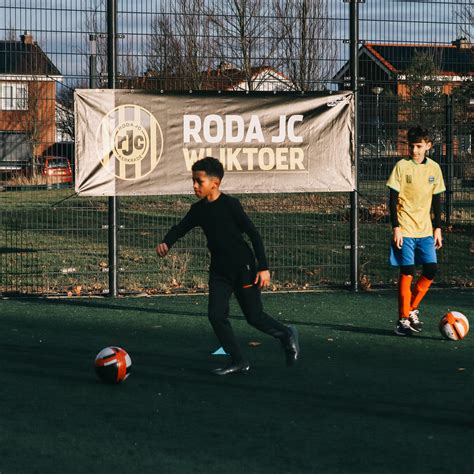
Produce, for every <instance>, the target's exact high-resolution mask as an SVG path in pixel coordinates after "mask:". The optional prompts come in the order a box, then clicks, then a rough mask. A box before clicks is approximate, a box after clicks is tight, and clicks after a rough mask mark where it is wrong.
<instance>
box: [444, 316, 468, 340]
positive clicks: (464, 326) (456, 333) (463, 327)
mask: <svg viewBox="0 0 474 474" xmlns="http://www.w3.org/2000/svg"><path fill="white" fill-rule="evenodd" d="M439 330H440V332H441V334H442V335H443V336H444V337H445V338H446V339H451V341H459V340H461V339H464V338H465V337H466V336H467V333H468V332H469V321H468V319H467V318H466V316H464V314H462V313H460V312H459V311H450V312H449V313H446V314H445V315H444V316H443V317H442V318H441V321H440V322H439Z"/></svg>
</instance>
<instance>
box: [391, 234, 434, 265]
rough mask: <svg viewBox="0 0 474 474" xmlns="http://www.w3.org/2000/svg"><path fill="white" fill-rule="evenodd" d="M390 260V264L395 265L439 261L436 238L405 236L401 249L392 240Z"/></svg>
mask: <svg viewBox="0 0 474 474" xmlns="http://www.w3.org/2000/svg"><path fill="white" fill-rule="evenodd" d="M389 260H390V265H392V266H393V267H401V266H406V265H422V264H423V263H437V262H438V260H437V258H436V249H435V242H434V238H433V237H432V236H430V237H421V238H413V237H403V245H402V248H401V249H397V247H395V244H394V243H393V242H392V245H391V246H390V259H389Z"/></svg>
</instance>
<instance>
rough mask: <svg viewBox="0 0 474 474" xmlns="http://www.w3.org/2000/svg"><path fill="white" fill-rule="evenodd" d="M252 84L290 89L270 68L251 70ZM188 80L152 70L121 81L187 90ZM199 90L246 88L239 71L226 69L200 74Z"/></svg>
mask: <svg viewBox="0 0 474 474" xmlns="http://www.w3.org/2000/svg"><path fill="white" fill-rule="evenodd" d="M251 77H252V82H254V83H255V84H254V85H255V86H256V89H257V90H261V89H264V85H265V84H266V85H268V84H271V85H272V86H273V85H275V84H276V83H278V84H282V85H283V86H284V87H285V89H288V90H290V89H292V85H291V83H290V81H289V79H288V78H287V77H286V76H285V75H284V74H282V73H281V72H279V71H277V70H276V69H274V68H272V67H270V66H261V67H253V68H251ZM189 79H190V78H186V77H183V76H178V77H175V76H172V75H170V76H160V74H159V73H157V72H156V71H154V70H148V71H146V72H145V74H144V76H142V77H140V78H128V79H125V80H123V81H122V82H123V87H126V88H140V89H165V90H187V89H189V85H188V84H189ZM201 80H202V82H201V90H204V91H206V90H207V91H212V90H222V91H232V90H245V89H246V87H247V79H246V75H245V73H244V72H243V71H241V70H240V69H237V68H234V67H226V68H225V69H224V68H221V67H218V68H217V69H209V70H208V71H203V72H202V74H201Z"/></svg>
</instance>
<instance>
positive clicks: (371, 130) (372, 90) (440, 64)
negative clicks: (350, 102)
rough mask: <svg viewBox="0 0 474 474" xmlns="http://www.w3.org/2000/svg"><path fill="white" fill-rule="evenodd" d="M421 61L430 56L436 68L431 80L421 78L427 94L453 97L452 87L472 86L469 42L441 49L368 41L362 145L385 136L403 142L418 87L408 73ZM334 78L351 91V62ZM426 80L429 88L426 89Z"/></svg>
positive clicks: (473, 52) (362, 57)
mask: <svg viewBox="0 0 474 474" xmlns="http://www.w3.org/2000/svg"><path fill="white" fill-rule="evenodd" d="M417 57H418V58H420V57H425V58H430V60H431V61H432V63H433V64H434V65H435V66H436V72H435V73H433V74H431V75H430V77H420V81H419V82H420V89H421V88H424V89H425V91H426V92H436V94H438V96H441V95H451V94H452V92H453V89H454V88H457V87H460V86H461V85H466V84H471V85H472V84H474V61H473V59H474V49H473V46H472V44H471V43H469V41H467V40H466V39H465V38H460V39H457V40H456V41H453V42H452V43H451V44H438V45H433V44H430V45H423V44H375V43H365V44H364V45H363V46H362V47H361V48H360V49H359V76H360V87H359V97H360V135H361V136H360V138H361V143H365V144H373V143H376V142H377V140H378V139H379V138H380V135H381V134H382V133H383V139H387V140H392V141H393V142H394V143H395V142H397V143H400V141H403V136H402V135H401V134H400V129H403V128H404V127H405V125H404V124H406V123H409V122H410V120H412V117H411V116H410V111H411V110H412V109H410V105H411V106H412V104H410V101H411V100H412V99H413V90H414V89H415V88H414V86H413V77H410V76H409V75H408V72H409V71H410V68H413V64H414V63H415V62H416V60H417V59H416V58H417ZM334 79H335V80H336V81H337V82H338V84H339V88H340V89H348V88H349V84H348V81H349V80H350V65H349V63H346V64H345V65H344V66H343V67H342V68H341V69H340V70H339V72H338V73H337V74H336V75H335V77H334ZM425 79H426V81H427V84H431V85H426V86H425V85H423V81H424V80H425ZM434 89H436V90H434ZM419 95H421V94H419ZM419 99H420V97H418V99H417V100H419ZM412 108H413V106H412ZM381 129H382V130H381ZM398 151H403V150H400V149H399V150H398Z"/></svg>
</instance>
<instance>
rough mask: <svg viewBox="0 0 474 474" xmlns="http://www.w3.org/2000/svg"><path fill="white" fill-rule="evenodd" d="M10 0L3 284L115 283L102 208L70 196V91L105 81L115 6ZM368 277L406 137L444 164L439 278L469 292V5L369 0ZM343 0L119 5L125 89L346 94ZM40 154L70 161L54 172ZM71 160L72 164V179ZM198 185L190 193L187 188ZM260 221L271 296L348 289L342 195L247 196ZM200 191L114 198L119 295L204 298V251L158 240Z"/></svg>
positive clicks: (6, 287)
mask: <svg viewBox="0 0 474 474" xmlns="http://www.w3.org/2000/svg"><path fill="white" fill-rule="evenodd" d="M66 3H68V2H56V1H53V0H41V1H34V2H33V1H31V0H19V1H17V2H15V5H13V4H12V3H11V2H7V1H5V0H0V174H1V176H0V179H1V182H0V186H1V187H0V190H1V191H2V192H0V257H1V263H0V292H2V293H26V294H50V293H61V294H65V293H69V294H89V293H102V292H105V291H106V290H107V288H108V283H107V271H108V242H107V225H108V219H107V214H108V208H107V200H106V199H104V198H94V199H92V198H84V197H77V196H72V195H73V189H72V187H71V186H72V183H71V182H70V181H69V180H70V179H71V178H70V176H71V175H73V168H74V146H73V145H74V120H73V95H72V94H73V91H74V89H75V88H87V87H90V86H97V87H106V86H107V54H106V41H107V39H106V2H104V1H99V0H97V1H96V0H80V1H77V2H73V5H74V6H68V5H66ZM359 14H360V22H359V27H360V38H361V44H360V57H359V60H360V63H359V64H360V66H359V69H360V71H359V72H360V76H361V77H360V81H359V86H360V89H359V104H360V106H359V150H358V155H359V190H358V192H359V202H360V209H359V221H360V228H359V232H360V236H359V240H360V244H361V245H362V249H361V252H360V270H361V271H360V276H361V280H360V285H361V286H362V287H364V288H367V287H371V286H380V285H390V284H391V283H393V281H394V280H396V278H397V274H396V272H395V271H394V270H393V269H391V268H390V267H389V266H388V264H387V254H388V248H389V239H390V225H389V216H388V206H387V191H386V187H385V182H386V179H387V177H388V175H389V173H390V170H391V169H392V167H393V165H394V164H395V163H396V161H397V160H398V159H400V158H401V157H403V156H406V154H407V146H406V139H405V131H406V128H407V127H408V126H410V125H412V124H415V123H421V124H422V125H425V126H427V127H428V128H429V129H430V131H431V132H432V135H433V139H434V147H433V150H432V152H433V153H432V157H433V158H434V159H435V160H437V161H438V162H439V163H440V164H441V165H442V168H443V173H444V176H445V180H446V184H447V188H448V191H447V193H446V194H445V196H444V202H443V204H444V207H443V219H444V223H443V225H444V237H445V245H444V247H443V249H442V250H441V252H440V253H439V256H440V263H441V265H440V267H441V269H440V273H439V276H438V277H437V282H438V283H440V284H449V285H464V286H465V285H469V286H470V285H471V284H472V276H471V275H472V267H473V264H472V252H473V251H474V249H473V246H472V240H473V233H472V229H473V221H474V219H473V187H472V184H473V180H474V163H473V158H472V135H473V125H472V124H473V121H472V118H473V116H474V110H473V107H472V105H473V95H474V94H473V87H472V84H473V83H472V79H473V67H472V66H473V48H472V44H471V42H472V28H473V27H472V18H473V16H472V14H473V7H472V4H471V2H469V1H424V2H410V1H403V0H398V1H397V0H382V1H377V2H375V1H370V0H368V1H366V2H364V3H360V5H359ZM348 22H349V4H348V3H347V2H344V1H342V0H312V1H309V0H296V1H293V0H292V1H290V0H231V1H229V2H220V1H217V0H194V1H189V0H162V1H151V0H141V1H133V2H132V1H126V0H119V1H118V32H119V40H118V61H117V63H118V85H119V87H123V88H137V89H138V88H140V89H141V88H145V89H155V90H167V91H171V90H213V89H224V90H247V91H249V92H251V93H258V91H263V90H274V91H281V90H298V91H314V90H328V91H334V90H340V89H344V88H348V87H349V86H348V81H349V76H350V73H349V66H348V61H349V41H348V40H349V24H348ZM45 157H62V158H63V160H62V162H54V160H47V159H45ZM68 163H69V164H70V166H71V169H72V172H70V171H69V168H68ZM190 187H191V186H190ZM240 197H241V199H242V202H243V205H244V207H245V208H246V210H247V211H248V212H249V214H250V215H251V217H252V218H253V219H254V221H255V223H256V225H257V226H258V228H259V229H260V231H261V233H262V236H263V239H264V242H265V245H266V250H267V254H268V257H269V261H270V264H271V268H272V270H273V273H274V274H273V285H274V286H273V289H275V290H278V289H313V288H320V287H343V286H346V285H347V283H348V280H350V248H349V244H350V232H351V229H350V217H349V215H350V209H349V207H350V199H349V195H347V194H322V193H321V194H319V193H318V194H284V195H245V196H240ZM191 202H193V198H192V197H191V196H181V197H160V198H158V197H147V198H144V197H140V198H138V197H133V198H132V197H129V198H121V199H120V200H119V269H120V273H119V287H120V290H121V291H124V292H147V293H157V292H176V291H202V290H205V288H206V284H207V283H206V282H207V280H206V278H207V277H206V272H207V250H206V247H205V240H204V236H203V235H202V233H201V232H200V231H196V230H194V231H193V232H192V233H190V234H189V235H188V236H187V237H186V238H185V239H183V240H182V241H180V242H179V243H178V244H177V245H176V247H175V249H174V250H173V253H172V254H171V255H170V256H169V257H168V258H167V259H164V260H159V261H158V260H157V259H156V256H155V253H154V246H155V245H156V243H157V242H158V241H159V239H160V237H161V236H162V235H163V234H164V233H165V232H166V230H167V229H168V228H169V226H171V225H172V224H174V223H175V222H176V221H177V220H178V219H179V218H180V216H182V215H183V214H184V213H185V212H186V210H187V209H188V208H189V205H190V203H191Z"/></svg>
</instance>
